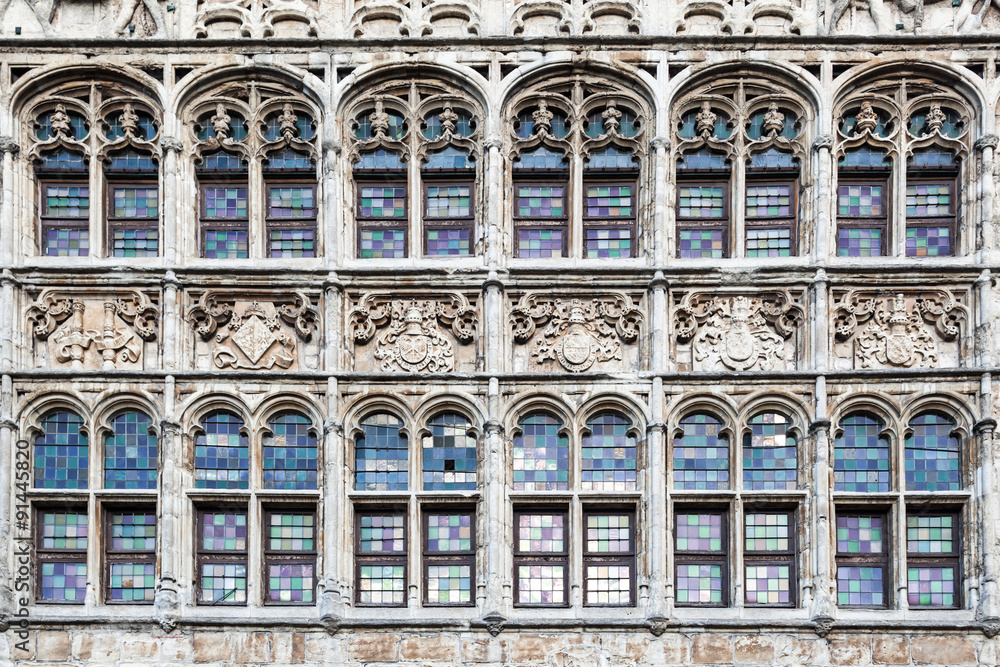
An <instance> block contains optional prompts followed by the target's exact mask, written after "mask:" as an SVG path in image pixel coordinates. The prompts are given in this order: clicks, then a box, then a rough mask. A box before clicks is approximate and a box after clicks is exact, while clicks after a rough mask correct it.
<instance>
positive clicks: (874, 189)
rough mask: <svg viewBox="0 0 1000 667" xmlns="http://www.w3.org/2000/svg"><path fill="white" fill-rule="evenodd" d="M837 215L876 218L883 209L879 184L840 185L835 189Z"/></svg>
mask: <svg viewBox="0 0 1000 667" xmlns="http://www.w3.org/2000/svg"><path fill="white" fill-rule="evenodd" d="M837 193H838V195H837V204H838V206H839V208H838V215H840V216H844V217H852V218H858V217H861V218H878V217H882V216H884V215H885V212H884V209H883V204H884V201H883V194H884V188H883V187H882V186H881V185H841V186H839V187H838V189H837Z"/></svg>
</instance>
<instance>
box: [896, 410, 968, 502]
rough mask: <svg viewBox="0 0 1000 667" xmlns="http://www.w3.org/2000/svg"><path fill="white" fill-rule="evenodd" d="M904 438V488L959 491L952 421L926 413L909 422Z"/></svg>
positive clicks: (957, 443)
mask: <svg viewBox="0 0 1000 667" xmlns="http://www.w3.org/2000/svg"><path fill="white" fill-rule="evenodd" d="M910 428H911V429H912V430H913V432H912V433H910V435H908V436H907V437H906V490H907V491H959V490H961V488H962V480H961V468H960V458H959V455H960V453H961V447H960V444H959V440H958V438H956V437H954V436H953V435H952V431H953V430H954V428H955V423H954V422H953V421H952V420H951V419H949V418H947V417H945V416H944V415H941V414H937V413H934V412H929V413H926V414H922V415H920V416H918V417H915V418H914V419H913V420H912V421H910Z"/></svg>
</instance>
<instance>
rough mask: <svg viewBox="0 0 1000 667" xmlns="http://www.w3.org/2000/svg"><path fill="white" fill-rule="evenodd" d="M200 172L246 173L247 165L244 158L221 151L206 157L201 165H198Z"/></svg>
mask: <svg viewBox="0 0 1000 667" xmlns="http://www.w3.org/2000/svg"><path fill="white" fill-rule="evenodd" d="M198 170H199V171H246V164H245V163H244V162H243V158H242V157H240V156H239V155H236V154H235V153H228V152H226V151H219V152H217V153H212V154H210V155H206V156H205V157H204V158H203V159H202V161H201V164H199V165H198Z"/></svg>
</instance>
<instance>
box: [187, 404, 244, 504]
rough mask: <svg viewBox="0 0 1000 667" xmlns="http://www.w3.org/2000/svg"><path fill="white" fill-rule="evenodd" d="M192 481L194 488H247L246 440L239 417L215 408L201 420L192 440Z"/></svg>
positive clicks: (241, 419)
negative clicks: (193, 441) (199, 429)
mask: <svg viewBox="0 0 1000 667" xmlns="http://www.w3.org/2000/svg"><path fill="white" fill-rule="evenodd" d="M194 485H195V488H198V489H249V488H250V441H249V439H248V438H247V435H246V429H245V428H244V423H243V418H242V417H240V416H239V415H237V414H236V413H234V412H229V411H227V410H216V411H215V412H211V413H209V414H208V415H207V416H205V418H204V419H202V421H201V432H200V433H199V434H198V436H197V437H196V438H195V443H194Z"/></svg>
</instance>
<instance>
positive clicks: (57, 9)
mask: <svg viewBox="0 0 1000 667" xmlns="http://www.w3.org/2000/svg"><path fill="white" fill-rule="evenodd" d="M17 5H18V3H16V2H14V0H0V34H3V33H4V31H5V30H6V29H8V26H10V27H13V26H15V25H18V26H23V24H22V19H24V18H27V15H26V14H25V13H23V11H22V9H21V8H20V7H18V6H17ZM24 5H25V6H26V9H28V10H29V11H30V12H31V14H32V15H33V16H34V19H35V21H37V24H38V28H37V29H33V28H32V27H31V26H30V19H29V23H28V26H23V27H25V28H26V29H27V31H29V34H30V33H35V34H38V33H39V32H41V34H42V35H44V36H45V37H56V36H59V35H65V36H76V35H79V34H83V33H82V32H81V30H87V31H90V30H92V31H93V32H90V33H88V34H95V35H108V36H111V35H128V36H135V37H166V36H167V26H166V19H165V18H164V13H163V10H162V9H161V7H160V3H159V1H158V0H111V1H110V2H102V3H89V2H87V3H77V2H64V0H49V1H47V2H45V1H43V0H25V2H24ZM12 9H13V11H11V10H12ZM8 12H9V13H10V16H8ZM15 15H16V18H15ZM15 20H16V21H17V22H16V23H15ZM11 32H13V31H11Z"/></svg>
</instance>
